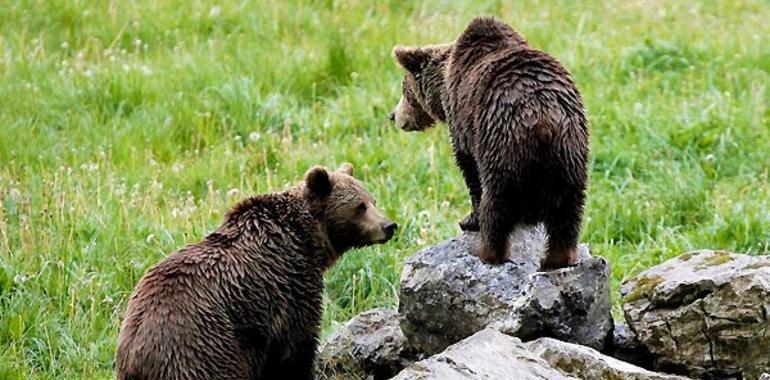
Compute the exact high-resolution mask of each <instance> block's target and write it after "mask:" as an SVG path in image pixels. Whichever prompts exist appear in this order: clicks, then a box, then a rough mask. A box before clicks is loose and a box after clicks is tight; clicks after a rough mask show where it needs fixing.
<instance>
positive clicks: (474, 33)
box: [391, 17, 589, 268]
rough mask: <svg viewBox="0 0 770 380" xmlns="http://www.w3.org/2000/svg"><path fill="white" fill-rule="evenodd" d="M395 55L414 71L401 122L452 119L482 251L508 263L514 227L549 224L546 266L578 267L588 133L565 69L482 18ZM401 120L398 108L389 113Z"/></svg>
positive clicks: (466, 223) (420, 124)
mask: <svg viewBox="0 0 770 380" xmlns="http://www.w3.org/2000/svg"><path fill="white" fill-rule="evenodd" d="M394 55H395V57H396V59H397V60H398V62H399V63H400V64H401V66H402V67H404V69H405V70H406V71H407V74H406V76H405V79H404V96H403V99H404V102H403V105H401V104H400V105H399V107H400V109H399V108H397V110H398V111H400V113H401V114H402V115H400V116H401V117H402V119H403V121H402V122H401V124H403V128H404V129H405V130H422V129H425V128H427V127H430V126H432V125H433V124H435V122H436V121H440V122H446V123H447V124H448V125H449V130H450V134H451V138H452V146H453V149H454V154H455V159H456V162H457V164H458V166H459V167H460V169H461V171H462V173H463V176H464V178H465V182H466V184H467V186H468V189H469V193H470V197H471V202H472V205H473V211H472V212H471V214H470V215H469V216H468V217H466V218H465V219H464V220H463V221H461V222H460V226H461V227H462V229H463V230H480V239H479V242H478V246H477V247H476V251H477V252H476V253H477V254H478V256H479V257H480V258H481V259H482V260H483V261H485V262H490V263H500V262H503V261H505V260H507V259H508V255H509V248H508V237H509V235H510V233H511V232H512V230H513V229H514V228H516V226H517V225H521V224H535V223H538V222H544V224H545V226H546V230H547V232H548V244H547V253H546V257H545V259H544V260H543V262H542V267H543V268H561V267H565V266H569V265H574V264H576V262H577V256H576V245H577V239H578V236H579V233H580V224H581V219H582V214H583V205H584V201H585V190H586V182H587V161H588V152H589V146H588V142H589V141H588V140H589V131H588V121H587V119H586V116H585V111H584V108H583V103H582V100H581V98H580V93H579V92H578V90H577V88H576V86H575V84H574V82H573V81H572V78H571V76H570V74H569V73H568V72H567V70H566V69H564V68H563V67H562V66H561V65H560V64H559V63H558V62H557V61H556V60H555V59H554V58H553V57H551V56H550V55H548V54H546V53H544V52H541V51H538V50H536V49H533V48H532V47H530V46H529V45H528V44H527V42H525V41H524V39H523V38H522V37H521V36H520V35H519V34H518V33H516V32H515V31H514V30H513V29H512V28H511V27H509V26H508V25H506V24H505V23H502V22H500V21H498V20H496V19H494V18H485V17H481V18H476V19H474V20H473V21H472V22H471V23H470V24H469V25H468V27H467V28H466V30H465V31H464V32H463V33H462V34H461V35H460V36H459V37H458V39H457V41H455V42H454V43H453V44H450V45H441V46H427V47H417V48H404V47H396V48H395V49H394ZM398 117H399V115H397V114H396V111H394V114H392V116H391V118H393V119H398ZM397 124H399V123H398V120H397Z"/></svg>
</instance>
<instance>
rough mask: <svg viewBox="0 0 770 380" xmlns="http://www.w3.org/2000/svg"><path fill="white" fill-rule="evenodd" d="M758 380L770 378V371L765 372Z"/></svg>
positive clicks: (769, 379) (768, 379)
mask: <svg viewBox="0 0 770 380" xmlns="http://www.w3.org/2000/svg"><path fill="white" fill-rule="evenodd" d="M757 380H770V373H767V372H765V373H763V374H762V375H760V376H759V379H757Z"/></svg>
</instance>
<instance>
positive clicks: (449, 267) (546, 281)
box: [399, 227, 612, 354]
mask: <svg viewBox="0 0 770 380" xmlns="http://www.w3.org/2000/svg"><path fill="white" fill-rule="evenodd" d="M474 237H475V235H474V234H468V233H465V234H463V235H461V236H459V237H457V238H452V239H449V240H446V241H444V242H441V243H439V244H437V245H434V246H432V247H428V248H426V249H423V250H421V251H420V252H418V253H417V254H416V255H415V256H413V257H411V258H409V259H408V260H406V262H405V263H404V270H403V272H402V275H401V293H400V303H399V312H400V314H401V328H402V329H403V331H404V334H405V335H406V336H407V338H408V339H409V342H410V344H411V345H413V346H414V347H415V348H417V349H418V350H420V351H422V352H425V353H428V354H433V353H436V352H440V351H441V350H443V349H444V348H445V347H447V346H448V345H450V344H452V343H455V342H457V341H459V340H461V339H463V338H466V337H468V336H470V335H472V334H474V333H475V332H477V331H479V330H481V329H483V328H484V327H486V326H488V325H490V324H494V325H495V326H497V327H498V328H500V329H501V330H503V331H505V332H506V333H509V334H510V335H515V336H518V337H520V338H522V339H524V340H528V339H534V338H538V337H540V336H552V337H556V338H559V339H563V340H568V341H572V342H576V343H580V344H585V345H589V346H591V347H594V348H597V349H601V348H602V347H603V345H604V342H605V340H606V338H607V336H608V335H609V332H610V330H611V329H612V319H611V316H610V300H609V264H608V263H607V262H606V261H605V260H604V259H602V258H592V257H590V254H589V253H588V247H587V246H585V245H582V246H580V247H579V251H580V254H581V258H582V260H581V262H580V263H579V264H578V265H577V266H576V267H572V268H565V269H559V270H555V271H550V272H537V270H538V268H539V263H540V257H541V256H542V254H543V251H544V241H545V239H544V238H545V235H544V232H543V230H542V228H540V227H536V228H521V229H519V230H518V231H517V232H516V233H515V234H514V235H513V236H512V239H511V247H512V254H511V261H510V262H507V263H505V264H502V265H488V264H484V263H482V262H481V260H479V259H478V258H477V257H476V256H474V255H472V254H471V253H470V247H471V244H473V239H474Z"/></svg>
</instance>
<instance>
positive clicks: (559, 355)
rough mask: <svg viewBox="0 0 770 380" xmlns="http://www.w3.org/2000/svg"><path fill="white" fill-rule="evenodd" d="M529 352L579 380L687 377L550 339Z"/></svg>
mask: <svg viewBox="0 0 770 380" xmlns="http://www.w3.org/2000/svg"><path fill="white" fill-rule="evenodd" d="M525 345H526V346H527V348H529V350H530V352H532V353H533V354H535V355H537V356H540V357H541V358H543V359H545V361H546V362H548V364H550V365H551V366H552V367H554V368H556V369H558V370H560V371H561V372H563V373H565V374H568V375H571V376H575V377H577V378H580V379H592V380H615V379H624V380H686V379H687V378H686V377H681V376H674V375H668V374H664V373H655V372H652V371H648V370H646V369H644V368H641V367H637V366H635V365H632V364H629V363H626V362H623V361H620V360H617V359H615V358H612V357H609V356H606V355H602V354H601V353H600V352H599V351H596V350H594V349H592V348H589V347H585V346H580V345H577V344H573V343H567V342H562V341H560V340H556V339H551V338H540V339H538V340H535V341H532V342H529V343H526V344H525Z"/></svg>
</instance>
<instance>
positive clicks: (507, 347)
mask: <svg viewBox="0 0 770 380" xmlns="http://www.w3.org/2000/svg"><path fill="white" fill-rule="evenodd" d="M393 379H394V380H417V379H420V380H428V379H435V380H456V379H464V380H469V379H484V380H491V379H500V380H505V379H512V380H513V379H516V380H530V379H532V380H534V379H537V380H542V379H553V380H561V379H574V377H569V376H566V375H564V374H562V373H561V372H559V371H558V370H556V369H554V368H552V367H551V366H550V365H549V364H548V363H546V362H545V360H543V359H541V358H539V357H537V356H535V355H532V354H531V353H530V352H529V349H528V348H527V347H526V346H525V345H524V344H522V343H521V341H520V340H519V339H517V338H514V337H511V336H508V335H505V334H502V333H500V332H499V331H497V330H494V329H491V328H488V329H484V330H482V331H479V332H478V333H476V334H474V335H472V336H471V337H469V338H466V339H465V340H463V341H461V342H459V343H455V344H454V345H452V346H450V347H449V348H447V349H446V351H444V352H442V353H440V354H437V355H434V356H432V357H430V358H428V359H425V360H422V361H419V362H417V363H414V364H412V365H410V366H409V367H407V368H406V369H405V370H403V371H402V372H401V373H399V374H398V376H396V377H394V378H393Z"/></svg>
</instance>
